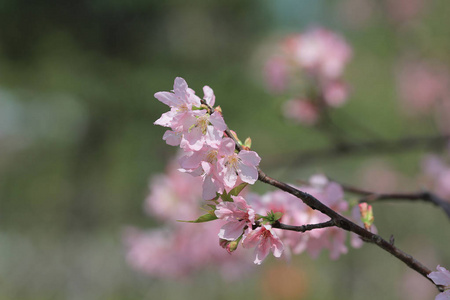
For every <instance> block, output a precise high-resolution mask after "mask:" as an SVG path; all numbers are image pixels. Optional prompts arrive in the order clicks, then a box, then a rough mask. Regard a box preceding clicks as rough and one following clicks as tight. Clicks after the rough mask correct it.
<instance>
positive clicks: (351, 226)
mask: <svg viewBox="0 0 450 300" xmlns="http://www.w3.org/2000/svg"><path fill="white" fill-rule="evenodd" d="M258 175H259V178H258V179H259V180H260V181H261V182H264V183H267V184H270V185H272V186H274V187H276V188H279V189H281V190H283V191H285V192H288V193H290V194H292V195H294V196H295V197H297V198H299V199H301V200H302V201H303V203H305V204H306V205H308V206H309V207H311V208H312V209H315V210H318V211H320V212H322V213H323V214H325V215H327V216H329V217H330V218H331V220H332V221H333V222H334V224H335V226H337V227H339V228H342V229H344V230H346V231H351V232H354V233H356V234H357V235H359V236H360V237H361V238H362V239H363V240H364V241H366V242H370V243H373V244H375V245H377V246H378V247H380V248H382V249H384V250H385V251H387V252H389V253H390V254H392V255H394V256H395V257H396V258H398V259H399V260H401V261H402V262H404V263H405V264H406V265H407V266H408V267H410V268H411V269H413V270H415V271H416V272H418V273H419V274H421V275H422V276H423V277H425V278H426V279H427V280H429V281H430V282H433V281H432V280H431V279H430V278H428V277H427V275H428V274H430V272H431V270H430V269H428V268H427V267H426V266H424V265H423V264H422V263H420V262H419V261H417V260H416V259H415V258H414V257H412V256H411V255H409V254H407V253H405V252H403V251H402V250H400V249H399V248H397V247H395V246H394V245H393V244H391V243H389V242H388V241H386V240H384V239H383V238H382V237H381V236H379V235H376V234H373V233H372V232H370V231H367V230H365V229H364V228H362V227H360V226H359V225H357V224H355V223H353V222H352V221H350V220H348V219H347V218H345V217H344V216H341V215H340V214H338V213H337V212H335V211H334V210H332V209H331V208H329V207H328V206H326V205H325V204H323V203H322V202H320V201H319V200H317V199H316V198H314V197H313V196H311V195H310V194H308V193H305V192H302V191H300V190H298V189H296V188H294V187H292V186H290V185H288V184H286V183H284V182H281V181H278V180H276V179H273V178H271V177H269V176H267V175H266V174H265V173H264V172H263V171H262V170H261V169H259V168H258ZM433 284H434V283H433ZM437 288H438V289H439V290H441V289H442V288H441V287H439V286H437Z"/></svg>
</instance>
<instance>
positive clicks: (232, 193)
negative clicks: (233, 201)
mask: <svg viewBox="0 0 450 300" xmlns="http://www.w3.org/2000/svg"><path fill="white" fill-rule="evenodd" d="M247 185H248V183H247V182H243V183H241V184H240V185H238V186H237V187H235V188H234V189H232V190H231V191H230V193H229V195H231V196H237V195H239V193H240V192H241V191H242V190H243V189H244V188H245V187H246V186H247Z"/></svg>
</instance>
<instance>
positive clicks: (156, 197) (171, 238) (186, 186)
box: [123, 162, 249, 279]
mask: <svg viewBox="0 0 450 300" xmlns="http://www.w3.org/2000/svg"><path fill="white" fill-rule="evenodd" d="M175 165H176V164H175V162H172V163H171V164H169V167H168V169H167V174H165V175H157V176H155V177H153V178H152V180H151V183H150V194H149V196H148V197H147V199H146V201H145V206H144V207H145V211H146V212H147V214H148V215H149V216H151V217H156V218H158V219H159V220H161V221H163V222H165V223H166V224H168V225H166V226H163V227H162V228H160V229H152V230H147V231H143V230H140V229H137V228H132V227H130V228H127V229H126V230H125V231H124V235H123V241H124V244H125V251H126V258H127V261H128V263H129V264H130V266H131V267H133V268H134V269H136V270H139V271H141V272H144V273H146V274H149V275H152V276H156V277H163V278H165V277H182V276H187V275H190V274H192V272H196V271H199V270H202V269H206V268H209V267H210V266H211V265H214V266H215V267H216V268H218V269H219V270H220V271H221V273H222V275H223V276H224V277H226V278H230V279H233V278H237V277H236V276H237V275H239V274H241V273H242V272H243V271H245V270H246V269H248V267H249V265H248V264H246V263H245V261H247V259H245V260H244V258H243V255H245V252H240V253H239V252H236V253H233V255H232V256H231V255H229V254H228V253H227V252H226V251H223V249H222V248H221V247H220V245H219V239H218V237H217V233H218V232H219V230H220V229H221V226H223V222H220V221H215V222H209V223H201V224H186V223H178V222H175V221H176V220H193V219H196V218H197V217H198V215H199V214H200V209H199V206H201V205H202V204H203V203H204V202H203V200H202V197H201V194H202V180H201V178H200V177H193V176H191V175H189V174H185V173H181V172H179V171H178V170H176V167H175Z"/></svg>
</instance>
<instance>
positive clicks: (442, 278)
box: [428, 266, 450, 300]
mask: <svg viewBox="0 0 450 300" xmlns="http://www.w3.org/2000/svg"><path fill="white" fill-rule="evenodd" d="M436 269H437V271H434V272H431V273H430V274H428V278H430V279H431V280H433V282H434V283H435V284H437V285H442V286H444V291H443V292H442V293H440V294H439V295H437V296H436V298H435V300H449V299H450V271H449V270H447V269H446V268H444V267H441V266H437V268H436Z"/></svg>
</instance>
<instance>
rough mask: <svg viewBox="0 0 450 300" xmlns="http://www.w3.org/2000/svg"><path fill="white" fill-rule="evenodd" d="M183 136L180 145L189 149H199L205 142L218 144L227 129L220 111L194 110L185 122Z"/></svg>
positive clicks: (212, 144)
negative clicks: (209, 112) (210, 112)
mask: <svg viewBox="0 0 450 300" xmlns="http://www.w3.org/2000/svg"><path fill="white" fill-rule="evenodd" d="M182 126H183V130H184V134H183V138H182V139H181V142H180V147H181V148H183V149H185V150H187V151H189V150H191V151H198V150H200V149H201V148H202V147H203V145H204V144H207V145H211V146H214V145H218V144H219V143H220V141H221V140H222V136H223V132H224V131H225V130H226V129H227V125H226V124H225V122H224V120H223V117H222V115H221V114H220V113H218V112H214V113H212V114H211V115H209V114H208V113H207V112H206V110H199V111H194V112H192V113H191V115H190V117H188V118H185V120H184V122H183V125H182Z"/></svg>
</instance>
